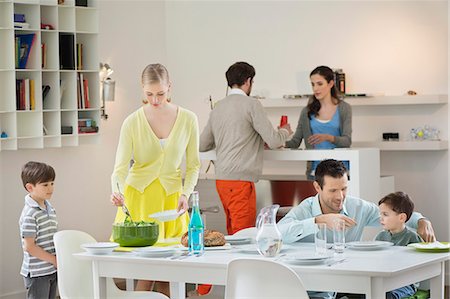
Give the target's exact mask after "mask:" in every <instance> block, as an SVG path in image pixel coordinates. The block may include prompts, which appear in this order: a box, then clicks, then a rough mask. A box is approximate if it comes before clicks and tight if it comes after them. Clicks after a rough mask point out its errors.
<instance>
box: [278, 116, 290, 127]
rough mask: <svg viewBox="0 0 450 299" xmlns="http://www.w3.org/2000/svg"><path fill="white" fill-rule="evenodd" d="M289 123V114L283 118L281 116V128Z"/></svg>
mask: <svg viewBox="0 0 450 299" xmlns="http://www.w3.org/2000/svg"><path fill="white" fill-rule="evenodd" d="M287 123H288V117H287V115H282V116H281V118H280V128H281V127H282V126H285V125H287Z"/></svg>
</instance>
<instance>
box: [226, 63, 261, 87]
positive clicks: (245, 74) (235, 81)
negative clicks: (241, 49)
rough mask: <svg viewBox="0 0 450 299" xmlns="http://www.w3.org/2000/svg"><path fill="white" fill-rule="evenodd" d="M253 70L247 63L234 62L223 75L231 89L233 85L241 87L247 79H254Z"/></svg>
mask: <svg viewBox="0 0 450 299" xmlns="http://www.w3.org/2000/svg"><path fill="white" fill-rule="evenodd" d="M255 74H256V73H255V68H254V67H253V66H251V65H250V64H248V63H247V62H242V61H241V62H236V63H235V64H233V65H232V66H230V67H229V68H228V70H227V72H226V73H225V76H226V77H227V82H228V86H229V87H230V88H231V87H233V85H237V86H239V87H240V86H242V85H244V84H245V81H247V79H248V78H250V79H251V80H252V79H253V77H255Z"/></svg>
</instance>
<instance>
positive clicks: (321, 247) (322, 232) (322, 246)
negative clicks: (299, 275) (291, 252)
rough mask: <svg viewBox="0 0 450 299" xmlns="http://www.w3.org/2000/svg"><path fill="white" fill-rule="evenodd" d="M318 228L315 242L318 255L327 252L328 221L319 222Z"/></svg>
mask: <svg viewBox="0 0 450 299" xmlns="http://www.w3.org/2000/svg"><path fill="white" fill-rule="evenodd" d="M316 225H317V228H318V230H317V231H316V233H315V234H314V244H315V245H316V254H317V255H326V254H327V225H326V223H317V224H316Z"/></svg>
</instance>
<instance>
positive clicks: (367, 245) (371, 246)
mask: <svg viewBox="0 0 450 299" xmlns="http://www.w3.org/2000/svg"><path fill="white" fill-rule="evenodd" d="M345 245H346V246H347V247H348V248H350V249H355V250H379V249H384V248H388V247H390V246H393V245H394V243H392V242H386V241H355V242H348V243H346V244H345Z"/></svg>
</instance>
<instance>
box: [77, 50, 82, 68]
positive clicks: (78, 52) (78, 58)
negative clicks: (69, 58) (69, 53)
mask: <svg viewBox="0 0 450 299" xmlns="http://www.w3.org/2000/svg"><path fill="white" fill-rule="evenodd" d="M82 69H83V44H77V70H82Z"/></svg>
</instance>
